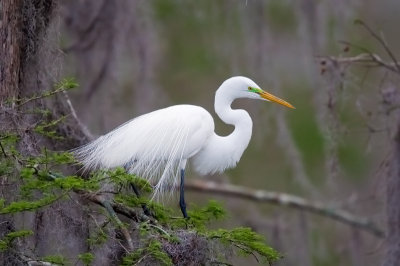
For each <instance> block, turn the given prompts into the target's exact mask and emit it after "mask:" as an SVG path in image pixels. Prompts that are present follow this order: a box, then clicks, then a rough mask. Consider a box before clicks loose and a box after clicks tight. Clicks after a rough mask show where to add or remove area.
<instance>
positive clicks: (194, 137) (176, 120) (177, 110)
mask: <svg viewBox="0 0 400 266" xmlns="http://www.w3.org/2000/svg"><path fill="white" fill-rule="evenodd" d="M237 98H251V99H260V100H266V101H272V102H276V103H279V104H281V105H284V106H286V107H289V108H294V107H293V106H292V105H291V104H290V103H288V102H286V101H284V100H282V99H280V98H278V97H276V96H274V95H272V94H270V93H268V92H265V91H263V90H262V89H260V87H259V86H258V85H257V84H256V83H255V82H254V81H252V80H251V79H249V78H246V77H241V76H238V77H232V78H229V79H227V80H225V81H224V82H223V83H222V85H221V86H220V87H219V88H218V90H217V91H216V94H215V104H214V108H215V112H216V113H217V115H218V116H219V117H220V118H221V120H222V121H224V122H225V123H227V124H230V125H233V126H234V127H235V129H234V131H233V132H232V133H231V134H230V135H228V136H219V135H217V134H216V133H215V132H214V120H213V118H212V116H211V115H210V113H209V112H207V111H206V110H205V109H204V108H202V107H200V106H195V105H174V106H171V107H167V108H164V109H160V110H156V111H153V112H151V113H148V114H144V115H141V116H139V117H137V118H134V119H132V120H130V121H128V122H126V123H125V124H123V125H121V126H119V127H117V128H116V129H114V130H113V131H111V132H109V133H108V134H106V135H103V136H101V137H99V138H98V139H96V140H94V141H93V142H91V143H89V144H87V145H85V146H82V147H79V148H77V149H76V150H75V151H74V154H75V156H76V158H77V159H78V160H80V161H81V162H82V163H83V165H84V168H85V169H95V168H100V167H101V168H112V167H117V166H124V167H125V169H126V170H127V171H128V172H129V173H132V174H136V175H138V176H140V177H142V178H145V179H147V180H148V181H149V182H152V183H154V184H156V185H155V188H154V196H156V195H158V193H162V192H163V191H165V190H166V189H167V188H171V186H175V185H177V182H178V180H179V175H180V201H179V204H180V207H181V211H182V214H183V216H184V217H187V214H186V204H185V199H184V176H185V166H186V163H187V161H188V159H191V161H192V163H193V165H194V169H195V170H196V171H197V172H198V173H199V174H202V175H204V174H208V173H216V172H222V171H224V170H225V169H227V168H232V167H234V166H236V164H237V162H238V161H239V160H240V157H241V156H242V154H243V152H244V150H245V149H246V148H247V145H248V144H249V141H250V138H251V133H252V126H253V122H252V120H251V118H250V116H249V114H248V113H247V112H246V111H245V110H241V109H232V108H231V103H232V102H233V101H234V100H235V99H237ZM154 196H153V197H154Z"/></svg>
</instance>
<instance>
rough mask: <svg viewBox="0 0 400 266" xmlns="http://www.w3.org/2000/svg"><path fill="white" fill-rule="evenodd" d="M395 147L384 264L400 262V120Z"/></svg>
mask: <svg viewBox="0 0 400 266" xmlns="http://www.w3.org/2000/svg"><path fill="white" fill-rule="evenodd" d="M393 149H394V150H393V154H392V156H393V157H392V161H391V165H390V166H389V167H390V171H389V175H388V177H387V187H386V190H387V193H386V213H387V224H388V229H387V237H386V256H385V258H384V263H383V265H384V266H392V265H399V263H400V208H399V204H400V121H399V124H398V126H397V132H396V134H395V137H394V143H393Z"/></svg>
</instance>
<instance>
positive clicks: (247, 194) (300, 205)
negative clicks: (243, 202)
mask: <svg viewBox="0 0 400 266" xmlns="http://www.w3.org/2000/svg"><path fill="white" fill-rule="evenodd" d="M185 188H186V189H189V190H192V191H198V192H205V193H214V194H218V195H223V196H229V197H235V198H243V199H248V200H253V201H259V202H267V203H271V204H276V205H280V206H287V207H290V208H296V209H300V210H303V211H308V212H311V213H314V214H318V215H322V216H325V217H328V218H331V219H334V220H336V221H339V222H342V223H345V224H347V225H350V226H352V227H354V228H357V229H361V230H364V231H366V232H368V233H371V234H373V235H375V236H377V237H384V232H383V231H382V230H381V229H379V228H378V227H377V226H376V225H375V224H373V223H372V222H371V221H370V220H368V219H367V218H363V217H358V216H355V215H353V214H351V213H349V212H347V211H344V210H339V209H334V208H332V207H329V206H326V205H324V204H321V203H319V202H311V201H308V200H306V199H304V198H301V197H298V196H294V195H290V194H286V193H278V192H271V191H264V190H255V189H251V188H246V187H241V186H235V185H230V184H219V183H215V182H210V181H202V180H194V181H191V182H187V183H186V184H185Z"/></svg>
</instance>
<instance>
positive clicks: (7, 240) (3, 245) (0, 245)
mask: <svg viewBox="0 0 400 266" xmlns="http://www.w3.org/2000/svg"><path fill="white" fill-rule="evenodd" d="M32 234H33V232H32V231H30V230H20V231H14V232H11V233H8V234H6V235H5V236H4V237H3V239H1V240H0V251H5V250H7V249H8V248H9V247H10V245H11V243H12V241H13V240H15V239H16V238H20V237H26V236H30V235H32Z"/></svg>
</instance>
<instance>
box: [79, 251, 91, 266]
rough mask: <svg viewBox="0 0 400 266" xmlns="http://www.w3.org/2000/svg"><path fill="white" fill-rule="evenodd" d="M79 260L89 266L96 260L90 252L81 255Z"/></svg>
mask: <svg viewBox="0 0 400 266" xmlns="http://www.w3.org/2000/svg"><path fill="white" fill-rule="evenodd" d="M78 258H79V259H80V260H81V261H82V263H83V265H85V266H89V265H90V264H91V263H92V261H93V260H94V255H93V254H92V253H90V252H87V253H82V254H79V256H78Z"/></svg>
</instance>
